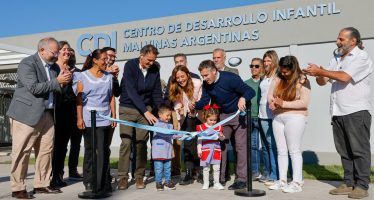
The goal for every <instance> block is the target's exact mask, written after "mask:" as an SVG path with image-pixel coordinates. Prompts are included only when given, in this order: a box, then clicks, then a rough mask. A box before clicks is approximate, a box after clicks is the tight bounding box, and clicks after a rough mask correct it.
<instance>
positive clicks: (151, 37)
mask: <svg viewBox="0 0 374 200" xmlns="http://www.w3.org/2000/svg"><path fill="white" fill-rule="evenodd" d="M340 13H341V11H340V9H339V8H338V7H337V5H336V3H335V2H328V3H319V4H313V5H307V6H303V7H296V8H291V7H289V8H284V9H274V10H271V11H267V12H266V11H259V12H248V13H242V14H236V15H231V16H217V17H214V18H209V19H204V18H199V19H194V20H187V21H183V22H177V23H169V24H156V25H151V26H142V27H134V28H125V29H123V31H119V32H118V33H117V31H113V32H112V33H111V34H106V33H94V34H91V33H85V34H82V35H81V36H80V37H79V38H78V40H77V49H78V52H79V54H80V55H81V56H87V55H88V54H90V52H91V51H93V50H94V49H97V48H99V47H103V46H111V47H113V48H116V49H117V50H118V51H122V52H136V51H140V49H141V48H142V47H143V46H145V45H147V44H153V45H154V46H156V47H157V48H158V49H173V48H184V47H193V46H207V45H214V44H222V43H240V42H251V41H257V40H259V39H261V29H260V28H258V27H256V25H258V24H265V23H268V22H273V23H280V22H286V21H292V20H301V19H307V18H316V17H323V16H329V15H336V14H340ZM230 28H235V29H230ZM227 30H229V31H227ZM231 30H234V31H231ZM117 37H118V38H117ZM85 43H91V45H86V44H85ZM92 43H93V45H92ZM87 46H88V47H89V46H91V47H92V46H93V49H90V48H85V47H87Z"/></svg>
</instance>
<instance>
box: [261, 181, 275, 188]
mask: <svg viewBox="0 0 374 200" xmlns="http://www.w3.org/2000/svg"><path fill="white" fill-rule="evenodd" d="M274 183H275V181H274V180H268V181H265V183H264V185H265V186H268V187H269V186H272V185H274Z"/></svg>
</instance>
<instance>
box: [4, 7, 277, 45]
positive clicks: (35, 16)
mask: <svg viewBox="0 0 374 200" xmlns="http://www.w3.org/2000/svg"><path fill="white" fill-rule="evenodd" d="M272 1H275V0H185V1H182V0H134V1H129V0H101V1H99V0H91V1H88V0H48V1H46V0H12V1H2V2H1V5H0V38H3V37H11V36H17V35H26V34H34V33H43V32H51V31H60V30H67V29H75V28H85V27H92V26H100V25H108V24H115V23H123V22H129V21H136V20H143V19H151V18H159V17H166V16H174V15H179V14H187V13H194V12H203V11H210V10H217V9H225V8H233V7H240V6H246V5H253V4H258V3H266V2H272Z"/></svg>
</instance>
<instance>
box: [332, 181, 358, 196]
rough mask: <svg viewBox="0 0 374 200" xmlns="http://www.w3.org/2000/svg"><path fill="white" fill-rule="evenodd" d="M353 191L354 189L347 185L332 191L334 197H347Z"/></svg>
mask: <svg viewBox="0 0 374 200" xmlns="http://www.w3.org/2000/svg"><path fill="white" fill-rule="evenodd" d="M352 191H353V187H348V186H347V185H346V184H341V185H340V186H339V187H337V188H335V189H332V190H330V192H329V193H330V194H332V195H347V194H350V193H351V192H352Z"/></svg>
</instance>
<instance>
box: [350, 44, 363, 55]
mask: <svg viewBox="0 0 374 200" xmlns="http://www.w3.org/2000/svg"><path fill="white" fill-rule="evenodd" d="M360 50H361V49H360V48H358V46H355V48H353V49H352V51H350V52H349V53H348V55H349V56H354V55H357V54H358V53H359V52H360Z"/></svg>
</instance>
